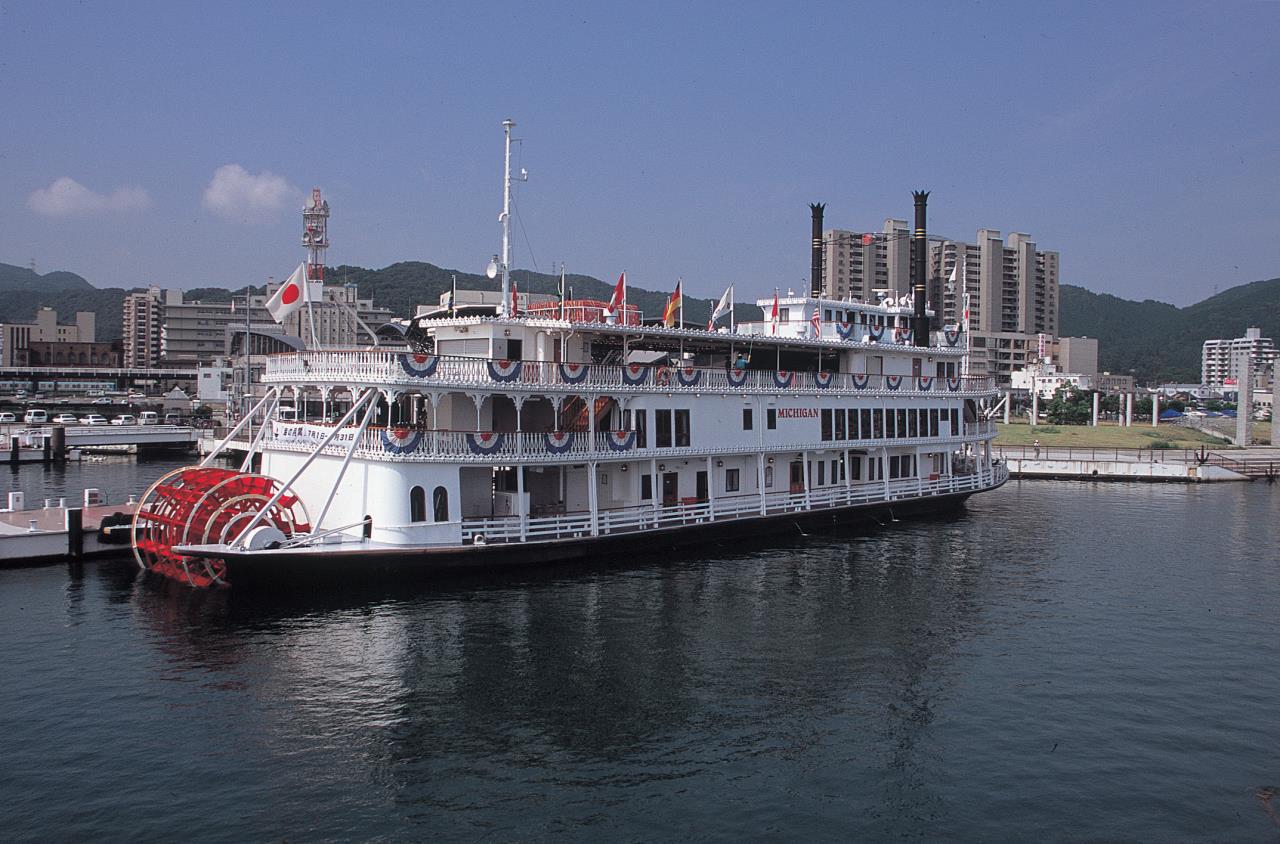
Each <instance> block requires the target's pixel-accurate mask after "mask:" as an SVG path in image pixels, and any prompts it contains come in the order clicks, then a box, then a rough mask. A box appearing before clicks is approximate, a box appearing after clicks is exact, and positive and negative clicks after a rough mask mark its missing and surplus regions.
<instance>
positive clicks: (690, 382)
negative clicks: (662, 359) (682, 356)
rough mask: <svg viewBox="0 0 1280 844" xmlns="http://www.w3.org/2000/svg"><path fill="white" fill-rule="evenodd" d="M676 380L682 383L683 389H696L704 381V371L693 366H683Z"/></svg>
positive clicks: (678, 371)
mask: <svg viewBox="0 0 1280 844" xmlns="http://www.w3.org/2000/svg"><path fill="white" fill-rule="evenodd" d="M676 380H677V381H679V382H680V386H681V387H696V386H698V382H699V381H701V380H702V370H700V369H694V368H693V367H692V366H682V367H680V368H679V369H677V370H676Z"/></svg>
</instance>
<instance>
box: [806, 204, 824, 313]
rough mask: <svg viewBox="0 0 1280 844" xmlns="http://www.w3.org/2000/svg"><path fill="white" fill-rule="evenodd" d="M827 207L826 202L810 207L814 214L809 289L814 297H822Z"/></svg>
mask: <svg viewBox="0 0 1280 844" xmlns="http://www.w3.org/2000/svg"><path fill="white" fill-rule="evenodd" d="M826 207H827V204H826V203H825V202H814V203H812V204H810V205H809V210H810V211H812V212H813V262H812V264H811V265H810V267H809V272H810V280H809V287H810V293H812V294H813V296H814V297H817V296H821V295H822V209H824V208H826Z"/></svg>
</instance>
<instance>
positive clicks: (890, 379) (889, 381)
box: [884, 375, 902, 390]
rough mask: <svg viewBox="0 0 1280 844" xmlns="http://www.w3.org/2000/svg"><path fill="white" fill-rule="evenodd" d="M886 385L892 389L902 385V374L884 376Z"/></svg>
mask: <svg viewBox="0 0 1280 844" xmlns="http://www.w3.org/2000/svg"><path fill="white" fill-rule="evenodd" d="M884 385H885V386H886V387H888V388H889V389H890V390H896V389H898V388H899V387H901V386H902V376H901V375H886V376H885V377H884Z"/></svg>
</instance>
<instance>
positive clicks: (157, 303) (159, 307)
mask: <svg viewBox="0 0 1280 844" xmlns="http://www.w3.org/2000/svg"><path fill="white" fill-rule="evenodd" d="M170 292H176V291H162V290H161V289H160V288H159V287H151V288H148V289H147V290H144V291H140V292H136V293H130V294H129V295H128V296H126V297H125V299H124V320H123V322H124V324H123V326H122V328H121V335H120V336H121V339H122V340H123V341H124V365H125V368H127V369H149V368H151V367H154V366H155V365H156V364H158V363H159V362H160V353H161V350H162V348H163V335H162V333H161V332H162V325H163V314H164V304H165V298H166V297H167V296H168V295H169V293H170ZM178 296H179V300H180V299H181V293H178Z"/></svg>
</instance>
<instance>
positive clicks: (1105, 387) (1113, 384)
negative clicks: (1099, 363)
mask: <svg viewBox="0 0 1280 844" xmlns="http://www.w3.org/2000/svg"><path fill="white" fill-rule="evenodd" d="M1093 389H1095V390H1097V391H1098V392H1099V393H1105V394H1107V395H1109V396H1114V395H1119V394H1122V393H1132V392H1133V391H1134V389H1136V385H1135V384H1134V380H1133V376H1132V375H1112V374H1111V373H1110V372H1099V373H1097V374H1096V375H1094V376H1093Z"/></svg>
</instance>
